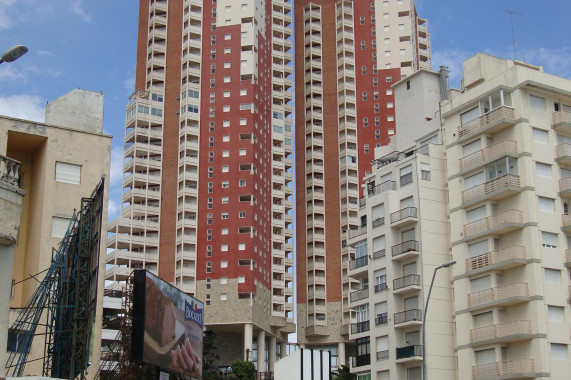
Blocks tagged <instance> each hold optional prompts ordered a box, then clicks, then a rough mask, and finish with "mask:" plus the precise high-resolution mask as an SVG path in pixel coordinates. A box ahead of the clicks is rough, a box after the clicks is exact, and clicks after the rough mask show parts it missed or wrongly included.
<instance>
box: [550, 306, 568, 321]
mask: <svg viewBox="0 0 571 380" xmlns="http://www.w3.org/2000/svg"><path fill="white" fill-rule="evenodd" d="M547 318H548V320H549V322H556V323H558V322H559V323H562V322H565V309H564V308H563V307H561V306H551V305H547Z"/></svg>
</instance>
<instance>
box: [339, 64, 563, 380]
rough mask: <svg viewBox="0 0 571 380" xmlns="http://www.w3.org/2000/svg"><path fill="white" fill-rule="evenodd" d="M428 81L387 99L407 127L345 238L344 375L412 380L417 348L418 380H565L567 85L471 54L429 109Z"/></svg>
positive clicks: (532, 69) (414, 82) (376, 172)
mask: <svg viewBox="0 0 571 380" xmlns="http://www.w3.org/2000/svg"><path fill="white" fill-rule="evenodd" d="M437 76H438V75H437V74H436V73H429V72H420V73H417V74H415V75H413V76H411V77H409V78H406V79H404V80H402V81H401V82H399V83H397V84H396V85H395V86H393V88H394V91H395V103H396V108H397V110H401V111H403V112H405V113H406V114H405V115H401V114H399V113H397V116H398V115H401V118H400V119H399V120H400V121H402V124H400V123H399V126H398V127H399V134H397V135H396V136H395V137H396V138H394V139H393V141H391V145H394V146H393V147H391V146H389V147H383V148H381V149H379V150H378V151H377V152H376V155H377V156H378V158H377V159H376V160H375V161H374V165H373V166H374V167H373V174H372V175H371V176H369V177H366V178H365V183H366V184H365V186H366V188H365V189H364V190H365V191H366V192H365V197H364V198H361V200H360V203H359V205H360V210H359V217H360V220H361V226H360V227H359V228H358V229H354V230H351V231H349V240H348V242H349V244H350V245H351V246H353V247H355V259H354V260H351V261H350V262H349V266H348V275H349V276H350V277H351V278H353V279H355V280H357V281H359V282H360V286H359V287H357V289H355V290H354V291H353V292H352V293H351V294H350V304H349V305H350V308H351V317H352V324H351V335H350V337H351V339H352V340H353V341H354V342H355V344H356V347H357V350H356V356H355V358H353V360H352V362H351V370H352V372H353V373H356V374H357V375H358V378H359V379H371V378H376V379H389V378H398V379H408V380H413V379H414V380H416V379H420V378H421V376H422V360H423V358H422V354H423V349H424V350H425V351H426V352H425V353H426V365H427V375H428V376H429V377H430V378H437V379H448V378H450V379H474V380H480V379H521V378H535V379H563V378H567V377H568V373H569V371H570V370H571V368H570V362H569V360H568V359H569V344H570V341H569V340H570V326H571V323H570V318H571V314H570V312H571V311H570V308H569V303H570V302H571V287H570V285H571V281H570V273H569V269H568V268H569V267H571V253H570V252H571V245H570V243H571V239H570V238H569V234H570V233H571V219H570V218H569V216H568V215H567V214H568V202H569V200H568V199H569V194H570V193H571V190H570V189H571V182H570V181H569V179H570V178H571V167H570V166H569V165H570V164H571V160H570V159H569V157H571V153H570V152H571V149H570V148H569V147H570V145H569V141H570V140H569V138H570V136H571V82H569V81H568V80H565V79H562V78H559V77H555V76H552V75H548V74H545V73H543V70H542V68H541V67H536V66H532V65H529V64H525V63H522V62H518V61H510V60H503V59H499V58H495V57H491V56H489V55H485V54H477V55H475V56H474V57H471V58H470V59H468V60H466V61H465V62H464V72H463V81H462V89H461V90H450V91H447V92H445V96H443V98H449V99H450V100H442V101H441V102H440V106H439V105H438V102H437V101H435V100H436V98H435V94H436V93H440V90H439V87H438V86H437V83H438V82H440V83H445V80H441V81H439V80H438V79H437ZM420 79H424V81H422V82H421V81H420ZM442 87H444V88H446V86H442ZM403 94H404V95H403ZM418 98H421V99H423V101H421V102H420V103H418V104H417V105H415V106H414V107H415V108H410V106H411V105H414V104H415V102H418V101H419V100H418ZM415 99H417V100H415ZM423 104H429V107H428V108H426V107H424V106H423ZM407 107H408V110H415V111H414V112H410V113H407ZM428 110H432V113H430V112H427V111H428ZM440 117H441V118H440ZM440 122H442V127H441V126H440ZM433 123H434V124H433ZM424 126H430V127H429V128H428V129H433V130H434V132H433V134H429V135H426V132H425V131H423V129H424ZM440 139H442V141H441V140H440ZM427 142H428V145H425V144H426V143H427ZM441 142H442V143H441ZM393 148H394V149H393ZM393 150H394V151H395V152H394V153H392V154H387V153H389V152H390V151H393ZM450 259H452V260H455V261H456V264H455V265H454V266H453V267H452V268H451V269H442V270H441V271H439V272H438V274H437V276H436V281H435V283H434V288H433V290H432V295H431V298H430V305H431V306H430V309H429V311H428V315H427V316H426V315H422V310H423V309H424V305H425V304H426V297H427V293H428V290H429V285H430V280H431V277H432V274H433V271H434V268H435V267H437V266H438V265H441V264H443V263H445V262H447V261H448V260H450ZM373 281H374V283H373ZM373 321H374V323H373ZM421 321H424V322H425V323H426V346H424V343H423V342H422V338H421V337H422V329H421V325H422V322H421Z"/></svg>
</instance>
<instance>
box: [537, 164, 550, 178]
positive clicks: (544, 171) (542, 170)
mask: <svg viewBox="0 0 571 380" xmlns="http://www.w3.org/2000/svg"><path fill="white" fill-rule="evenodd" d="M535 174H536V175H537V176H538V177H544V178H551V165H548V164H544V163H542V162H536V163H535Z"/></svg>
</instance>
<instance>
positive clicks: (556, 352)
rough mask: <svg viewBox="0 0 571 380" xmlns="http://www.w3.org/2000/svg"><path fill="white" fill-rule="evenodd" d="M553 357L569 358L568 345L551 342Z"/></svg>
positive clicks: (556, 358) (554, 358) (559, 358)
mask: <svg viewBox="0 0 571 380" xmlns="http://www.w3.org/2000/svg"><path fill="white" fill-rule="evenodd" d="M550 346H551V359H553V360H567V345H566V344H561V343H551V344H550Z"/></svg>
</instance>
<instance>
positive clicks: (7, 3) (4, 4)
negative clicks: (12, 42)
mask: <svg viewBox="0 0 571 380" xmlns="http://www.w3.org/2000/svg"><path fill="white" fill-rule="evenodd" d="M15 2H16V0H2V1H0V29H9V28H11V27H12V26H14V25H15V24H16V22H15V18H14V17H13V16H12V15H11V12H8V9H9V8H10V7H11V6H12V5H13V4H14V3H15Z"/></svg>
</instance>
